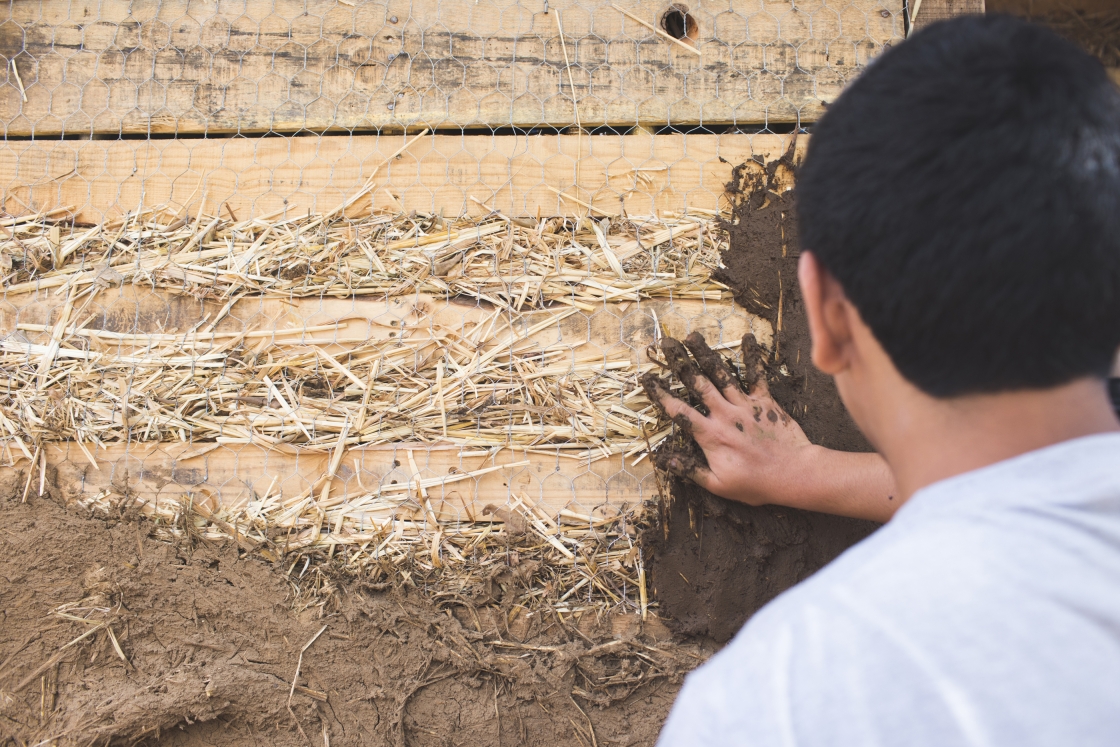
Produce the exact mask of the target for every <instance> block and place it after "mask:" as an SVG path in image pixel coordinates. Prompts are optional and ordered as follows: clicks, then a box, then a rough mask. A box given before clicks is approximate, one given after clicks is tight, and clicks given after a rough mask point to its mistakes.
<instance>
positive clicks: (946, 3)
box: [909, 0, 984, 31]
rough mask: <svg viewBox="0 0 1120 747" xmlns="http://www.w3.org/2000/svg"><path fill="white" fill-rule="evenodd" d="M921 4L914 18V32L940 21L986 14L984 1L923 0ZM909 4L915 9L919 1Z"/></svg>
mask: <svg viewBox="0 0 1120 747" xmlns="http://www.w3.org/2000/svg"><path fill="white" fill-rule="evenodd" d="M921 2H922V4H921V5H919V6H918V13H917V15H916V16H915V17H914V28H913V31H918V30H920V29H923V28H925V27H926V26H928V25H930V24H931V23H937V22H938V21H945V20H948V19H950V18H956V17H957V16H966V15H974V14H978V13H983V12H984V0H921ZM909 3H910V8H911V9H913V8H914V6H915V5H916V4H917V0H909Z"/></svg>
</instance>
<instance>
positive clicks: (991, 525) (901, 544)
mask: <svg viewBox="0 0 1120 747" xmlns="http://www.w3.org/2000/svg"><path fill="white" fill-rule="evenodd" d="M658 745H659V747H677V746H678V745H710V746H711V747H717V746H719V745H765V746H767V747H769V746H770V745H775V746H776V745H783V746H784V745H805V746H807V747H817V746H823V745H836V747H874V746H875V745H906V746H907V747H909V746H911V745H914V746H916V747H923V746H925V745H929V746H930V747H934V746H936V747H952V746H953V745H1008V746H1013V747H1029V746H1031V745H1059V746H1061V747H1091V746H1093V745H1109V747H1116V746H1117V745H1120V434H1106V435H1098V436H1090V437H1086V438H1080V439H1076V440H1073V441H1067V442H1065V443H1061V444H1058V445H1055V446H1051V447H1048V448H1045V449H1041V450H1039V451H1035V452H1031V453H1029V454H1024V455H1022V456H1019V457H1016V458H1014V459H1009V460H1007V461H1004V462H1000V463H998V464H994V465H991V466H989V467H985V468H984V469H980V470H976V471H974V472H970V473H967V474H964V475H958V476H957V477H953V478H950V479H948V480H944V481H942V482H939V483H936V484H934V485H931V486H929V487H927V488H925V489H923V490H921V491H919V492H918V493H916V494H915V495H914V496H913V497H912V498H911V499H910V501H909V502H908V503H907V504H906V505H905V506H904V507H903V508H902V509H900V510H899V511H898V513H897V514H896V515H895V517H894V518H893V519H892V520H891V521H890V523H889V524H887V525H886V526H884V527H883V528H882V529H880V530H879V531H878V532H876V533H875V534H873V535H872V536H871V537H869V538H867V539H866V540H864V541H863V542H861V543H859V544H858V545H856V546H855V547H852V548H851V549H849V550H848V551H847V552H845V553H844V554H843V555H841V556H840V557H839V558H837V559H836V560H835V561H834V562H833V563H831V564H830V565H829V566H827V567H826V568H825V569H823V570H822V571H820V572H819V573H817V574H816V575H815V576H813V577H811V578H810V579H808V580H806V581H805V582H804V583H802V584H799V585H798V586H796V587H794V588H793V589H790V590H789V591H787V592H786V593H784V594H782V595H781V596H780V597H778V598H777V599H775V600H774V601H773V602H771V603H770V604H768V605H767V606H766V607H764V608H763V609H762V610H761V611H760V612H759V613H758V614H756V615H755V616H754V617H753V618H752V619H751V620H750V621H749V622H748V623H747V625H746V626H744V628H743V629H742V630H741V631H739V633H738V635H737V636H736V637H735V639H734V640H733V641H732V642H731V643H730V644H728V646H727V647H726V648H725V649H724V650H723V651H721V652H720V653H718V654H717V655H716V656H715V657H713V658H712V659H711V660H710V661H709V662H708V663H707V664H705V665H704V666H703V667H701V668H700V669H698V670H697V671H695V672H693V673H692V674H691V675H689V677H688V679H687V680H686V682H685V685H684V689H683V690H681V693H680V696H679V697H678V698H677V702H676V704H675V705H674V707H673V711H672V713H671V714H670V715H669V720H668V722H667V723H666V724H665V728H664V730H663V731H662V733H661V739H660V741H659V742H658Z"/></svg>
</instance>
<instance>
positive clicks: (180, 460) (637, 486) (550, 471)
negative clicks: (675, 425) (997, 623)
mask: <svg viewBox="0 0 1120 747" xmlns="http://www.w3.org/2000/svg"><path fill="white" fill-rule="evenodd" d="M44 448H45V453H46V456H47V471H46V475H47V476H46V480H47V481H48V482H49V487H50V488H51V489H52V492H54V491H58V492H57V493H56V495H57V496H58V497H60V498H62V499H63V500H65V501H66V502H67V503H70V502H73V501H79V500H80V501H83V502H88V501H90V500H92V499H94V498H95V497H96V496H97V495H98V494H100V493H106V494H108V493H112V494H114V495H115V496H116V497H117V498H116V499H117V500H119V499H120V498H121V497H122V496H126V495H128V496H132V497H135V498H139V499H141V500H142V501H144V502H145V503H147V504H150V506H149V507H148V510H149V512H155V511H159V512H160V513H165V512H166V508H167V504H171V505H174V504H176V503H178V502H180V501H183V500H185V499H187V500H191V501H194V502H195V503H200V504H202V505H203V506H204V507H207V508H209V510H210V511H214V510H217V509H219V508H227V509H228V508H237V507H241V506H244V504H245V503H247V502H248V501H251V500H257V499H259V498H263V497H264V496H265V495H266V494H267V495H270V496H282V498H283V499H285V500H287V499H291V498H295V497H297V496H299V495H300V494H301V493H303V492H304V491H306V490H307V489H308V488H309V486H311V485H313V484H315V482H316V481H317V480H319V478H320V477H322V476H323V475H324V474H325V473H326V470H327V466H328V463H329V462H330V458H331V454H330V453H329V452H327V453H324V452H302V453H299V454H290V453H284V452H279V451H275V450H268V449H265V448H262V447H259V446H254V445H237V446H228V445H222V444H214V443H195V444H177V443H155V444H137V443H133V444H110V445H108V447H107V448H105V449H92V447H87V448H90V450H91V451H92V452H93V456H94V458H95V459H96V460H97V465H98V468H97V469H94V467H93V465H92V464H90V462H89V460H88V459H87V457H86V456H85V455H84V454H83V453H82V451H81V450H80V449H79V448H78V447H77V446H76V445H75V444H72V443H67V442H61V443H49V444H45V445H44ZM409 451H411V452H412V455H413V459H415V461H416V466H417V468H418V469H419V474H420V477H421V479H422V480H427V481H432V480H434V481H435V484H429V485H428V486H427V487H426V489H427V491H428V494H429V497H430V500H431V504H432V508H433V510H434V511H436V512H437V515H438V517H439V518H440V520H441V521H456V520H463V521H466V520H473V519H480V518H481V517H482V512H483V509H484V508H485V507H486V506H487V505H488V504H495V505H498V506H501V505H504V504H506V503H507V501H508V500H510V498H511V497H512V496H513V495H520V494H521V493H522V492H524V493H526V494H528V495H529V497H530V498H531V499H532V500H533V501H534V502H535V503H540V504H543V506H545V507H547V509H548V510H549V512H550V513H551V514H552V515H553V516H555V514H556V512H558V511H560V509H564V508H567V509H569V510H576V511H578V512H580V513H586V512H589V511H590V510H592V509H594V508H595V507H598V506H603V505H610V506H614V507H615V508H618V507H620V506H622V505H623V504H628V505H630V506H634V505H636V504H637V503H639V502H640V501H642V500H648V499H650V498H654V497H656V496H657V486H656V481H655V479H654V477H653V474H652V469H651V467H650V466H649V460H648V459H646V460H643V461H642V462H641V463H639V464H638V465H637V466H632V465H631V463H632V462H633V461H634V457H630V458H629V459H625V460H624V458H623V457H621V456H619V455H614V456H611V457H609V458H603V459H600V460H598V461H595V462H591V463H590V464H587V462H586V460H580V459H577V458H573V457H569V456H564V454H565V452H564V450H562V449H553V450H552V451H551V453H547V452H548V450H547V449H542V450H541V452H538V453H532V452H530V453H526V452H524V451H521V450H511V449H504V450H502V451H499V452H497V453H496V454H493V455H492V458H491V454H490V453H489V452H487V451H485V450H481V451H480V450H477V449H470V448H459V447H452V446H431V445H426V444H410V445H404V444H402V445H399V446H379V447H373V448H354V449H349V450H347V451H346V454H345V456H344V457H343V459H342V461H341V463H340V466H339V467H338V470H337V472H336V477H335V479H334V480H333V481H332V482H331V487H330V491H329V495H330V496H331V497H332V498H333V499H334V501H336V502H339V501H341V502H342V503H345V502H347V501H353V500H355V499H357V498H359V497H361V496H365V495H370V494H371V493H372V494H376V493H377V492H378V491H379V490H382V491H383V494H384V495H386V496H395V497H398V498H402V499H403V498H406V497H407V496H408V491H407V490H406V486H407V485H408V483H409V482H410V481H411V480H412V479H413V477H414V474H413V472H412V469H411V467H410V465H409V461H408V452H409ZM624 461H625V464H624ZM521 462H528V464H521V465H520V466H516V467H513V468H508V469H507V468H503V469H498V470H494V471H491V472H487V473H485V474H482V475H479V476H477V477H470V478H467V479H461V478H460V477H457V475H461V474H463V473H468V472H475V471H479V470H483V469H486V468H488V467H494V466H501V465H509V464H518V463H521ZM27 467H28V463H27V461H26V460H23V461H21V462H19V463H17V465H16V466H15V467H8V466H0V485H6V486H8V489H9V490H10V489H11V488H12V487H13V486H17V487H18V489H19V490H21V491H22V489H23V487H24V483H23V482H20V479H19V478H20V477H21V476H22V478H23V480H24V481H26V479H27V477H26V475H27ZM35 472H36V474H35V475H34V476H33V478H34V479H33V480H32V483H33V485H32V487H31V489H30V491H29V492H30V495H32V496H35V495H37V494H38V491H39V475H38V469H36V470H35ZM17 484H18V485H17ZM332 505H333V504H332ZM336 508H337V507H336ZM161 509H162V510H161ZM358 513H360V509H357V510H356V514H355V516H354V517H352V518H357V514H358ZM382 518H383V517H382ZM402 518H404V517H403V516H402Z"/></svg>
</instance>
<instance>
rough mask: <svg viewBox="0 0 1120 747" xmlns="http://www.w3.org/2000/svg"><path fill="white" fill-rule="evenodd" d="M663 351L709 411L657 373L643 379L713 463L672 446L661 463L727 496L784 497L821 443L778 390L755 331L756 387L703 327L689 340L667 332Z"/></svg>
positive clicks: (752, 366)
mask: <svg viewBox="0 0 1120 747" xmlns="http://www.w3.org/2000/svg"><path fill="white" fill-rule="evenodd" d="M686 346H687V350H686ZM661 350H662V352H663V353H664V354H665V360H666V361H667V362H668V364H669V367H670V369H672V371H673V373H674V374H675V375H676V376H677V378H679V379H680V380H681V383H683V384H684V385H685V387H686V388H687V389H688V390H689V392H690V393H692V394H693V395H694V396H695V397H697V398H699V400H700V401H701V402H702V403H703V404H704V407H705V408H706V409H707V410H708V414H707V415H705V414H703V413H701V412H700V411H698V410H697V409H696V408H694V407H691V406H690V405H688V403H686V402H684V401H682V400H681V399H678V398H677V397H675V396H673V395H672V394H671V393H670V392H669V388H668V386H667V385H666V382H665V381H663V380H662V379H660V378H658V377H657V376H656V375H655V374H652V373H651V374H647V375H646V376H644V377H643V378H642V385H643V386H644V387H645V389H646V392H647V394H648V395H649V398H650V400H651V401H653V402H654V403H656V404H657V405H658V406H659V407H661V409H662V410H664V412H665V414H666V415H668V416H669V417H670V418H672V419H673V421H674V422H675V423H677V424H678V426H680V427H682V428H683V429H685V430H686V431H687V432H688V433H690V434H691V435H692V437H693V438H694V439H695V440H696V443H697V444H698V445H699V446H700V448H701V449H703V451H704V456H705V458H706V460H707V466H704V465H703V464H697V463H696V460H694V459H690V458H689V457H688V455H686V454H683V453H675V452H671V451H670V452H663V453H660V452H659V453H658V454H657V455H655V457H656V461H657V463H658V466H661V467H663V468H665V469H668V470H669V471H670V472H673V473H674V474H677V475H679V476H681V477H686V478H688V479H690V480H692V481H693V482H695V483H697V484H698V485H700V486H701V487H703V488H705V489H707V490H709V491H711V492H712V493H715V494H716V495H719V496H722V497H724V498H728V499H731V500H737V501H742V502H744V503H749V504H752V505H761V504H764V503H781V502H783V497H784V496H785V493H786V492H788V489H789V487H788V486H789V484H790V482H791V480H790V477H791V475H793V474H795V472H794V471H795V470H797V469H799V466H800V465H801V464H802V463H803V461H804V460H805V459H806V458H809V456H810V454H809V452H810V451H811V450H812V449H813V447H812V445H811V444H810V443H809V440H808V439H807V438H806V437H805V434H804V432H803V431H802V430H801V426H799V425H798V424H797V423H796V422H795V421H794V420H793V419H792V418H790V417H789V416H788V415H787V414H786V413H785V411H784V410H782V408H781V406H779V405H778V403H777V402H775V401H774V400H773V398H772V397H771V396H770V393H769V390H768V387H767V386H766V376H765V364H764V358H765V350H764V349H763V348H762V347H761V346H759V345H758V344H757V342H756V341H755V339H754V336H753V335H747V336H746V337H745V338H744V339H743V358H744V367H745V369H746V375H745V378H746V379H747V381H748V385H749V387H750V390H749V391H744V390H743V388H742V387H741V386H740V385H739V381H738V379H737V378H736V377H735V375H734V374H733V373H732V372H731V369H730V367H729V366H728V365H727V363H726V362H725V361H724V360H723V358H722V357H721V356H720V355H719V354H718V353H717V352H715V351H714V350H712V349H711V348H710V347H708V344H707V342H705V340H704V338H703V337H702V336H701V335H699V334H698V333H693V334H691V335H689V336H688V338H686V340H685V344H684V345H682V344H681V343H680V342H679V341H677V340H674V339H672V338H665V339H663V340H662V341H661ZM689 351H691V353H692V356H691V357H690V356H689V354H688V352H689ZM693 359H695V361H694V360H693ZM713 382H714V383H713Z"/></svg>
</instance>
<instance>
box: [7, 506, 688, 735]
mask: <svg viewBox="0 0 1120 747" xmlns="http://www.w3.org/2000/svg"><path fill="white" fill-rule="evenodd" d="M0 487H2V488H3V491H2V494H3V497H0V527H2V529H0V744H4V745H7V744H12V745H31V744H45V743H50V744H55V745H69V744H75V745H76V744H82V745H88V744H94V743H96V744H117V743H120V744H124V743H128V744H134V743H138V742H145V741H146V742H150V743H155V742H159V743H160V744H172V745H188V746H193V745H203V744H206V745H249V744H254V745H256V744H270V745H281V746H283V745H300V746H301V747H306V745H308V744H312V745H316V746H318V745H324V747H326V746H327V745H335V746H336V747H337V746H338V745H358V744H361V745H450V744H470V745H501V744H505V745H512V744H522V745H548V746H549V747H551V746H552V745H554V744H556V743H557V742H561V743H565V744H573V745H575V744H585V745H591V744H595V743H597V744H599V745H604V746H606V745H640V744H652V743H653V742H654V740H655V739H656V736H657V733H658V730H659V729H660V726H661V723H662V722H663V720H664V718H665V716H666V714H667V712H668V709H669V707H670V705H671V704H672V701H673V698H674V697H675V695H676V692H677V690H678V688H679V684H680V680H681V678H682V676H683V673H684V672H686V671H687V670H688V669H690V668H692V667H693V666H695V665H696V664H698V663H699V662H700V661H702V660H703V659H704V658H705V657H706V656H707V655H708V654H709V653H710V651H708V650H705V649H703V648H702V647H700V646H697V645H693V644H686V645H669V638H668V637H669V633H668V631H667V630H666V629H665V627H664V626H663V625H658V624H656V623H655V622H650V623H647V624H645V625H644V626H643V625H642V624H641V623H639V622H637V619H636V617H635V616H633V615H631V616H628V617H625V618H615V619H606V620H601V621H596V620H594V619H591V618H588V619H584V620H580V621H572V620H570V619H569V620H567V621H560V620H558V619H556V618H555V616H553V617H551V618H546V619H537V618H529V617H528V616H527V615H525V614H518V611H517V610H513V611H512V614H507V613H506V612H505V611H497V612H495V610H493V609H487V608H481V609H475V608H472V607H470V606H469V605H467V604H466V603H461V602H459V601H456V600H448V604H446V605H444V606H442V607H441V606H437V605H434V604H432V603H430V602H426V601H424V600H423V599H421V598H420V596H419V594H417V593H415V592H411V591H410V590H409V589H407V588H406V589H404V590H403V591H398V592H382V591H379V590H378V589H379V588H380V587H373V588H371V587H370V586H369V585H366V586H363V585H362V584H361V583H360V582H358V581H348V582H339V581H337V580H332V579H331V577H330V575H329V568H327V569H326V571H324V570H323V569H322V567H316V566H314V565H312V566H311V568H310V570H307V571H306V573H305V574H304V575H303V576H302V577H301V572H303V571H304V569H303V568H302V567H301V566H297V567H295V568H293V569H291V570H290V571H289V569H288V568H286V567H285V568H281V569H274V568H272V567H270V566H268V565H266V564H264V563H262V562H261V561H259V560H255V559H247V558H239V556H238V552H237V549H236V548H235V547H234V546H232V545H208V544H197V545H195V546H194V547H188V546H174V545H170V544H166V543H163V542H159V541H156V540H154V539H151V538H150V537H149V536H148V534H147V531H146V527H147V525H146V524H144V523H137V522H135V521H132V520H130V519H129V517H122V518H120V519H117V520H111V521H106V520H103V519H96V518H91V517H88V516H84V515H81V514H79V513H78V512H75V511H67V510H65V509H63V508H61V507H60V506H59V505H57V504H56V503H54V502H53V501H52V500H51V499H50V498H49V497H46V496H45V497H39V496H38V491H37V490H32V491H31V496H30V497H29V498H28V501H27V503H23V502H21V501H20V498H19V494H20V493H21V492H22V487H23V485H22V484H19V485H16V484H12V485H4V486H0ZM50 493H51V491H50V490H49V489H48V491H47V495H48V496H49V495H50ZM509 561H510V562H511V563H512V564H514V569H515V570H516V559H509ZM286 572H288V573H290V576H288V575H286ZM382 586H383V585H382ZM297 610H298V611H297ZM324 626H325V629H324ZM320 631H321V634H319V633H320ZM83 634H87V635H86V637H85V638H83V639H81V640H78V639H79V637H80V636H82V635H83ZM317 634H318V637H317V638H315V636H316V635H317ZM313 638H314V643H312V644H311V645H310V646H309V647H307V650H306V651H305V652H303V656H302V663H301V662H300V654H301V650H302V649H303V648H304V647H305V645H306V644H307V643H308V642H309V641H311V640H312V639H313ZM74 641H77V642H76V643H75V642H74ZM68 644H69V645H68ZM297 665H299V678H298V680H297V681H296V688H295V689H294V691H293V690H292V683H293V678H294V676H295V674H296V670H297ZM592 731H593V732H594V736H592Z"/></svg>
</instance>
